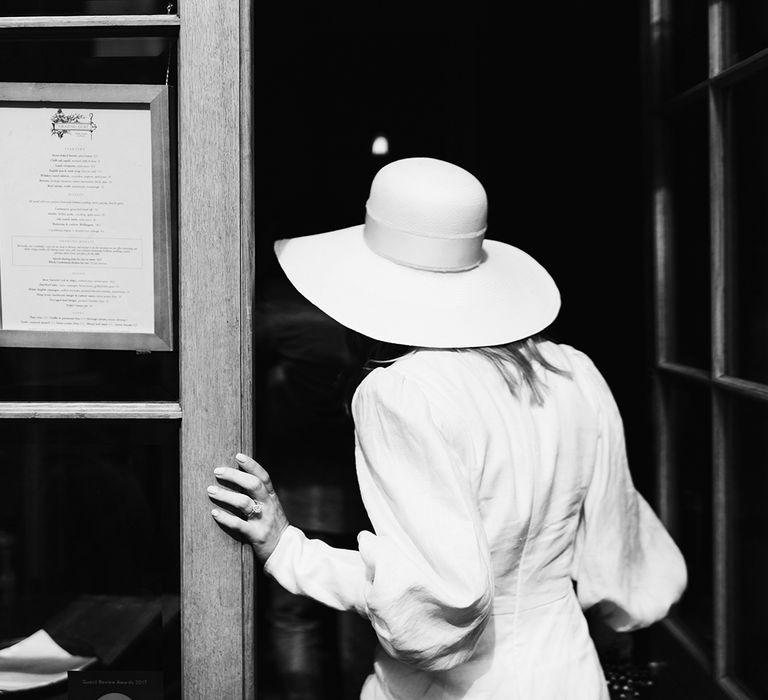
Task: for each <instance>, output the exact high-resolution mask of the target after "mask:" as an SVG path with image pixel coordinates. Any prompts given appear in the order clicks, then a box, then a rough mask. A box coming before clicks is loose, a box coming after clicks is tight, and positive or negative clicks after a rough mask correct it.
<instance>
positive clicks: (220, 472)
mask: <svg viewBox="0 0 768 700" xmlns="http://www.w3.org/2000/svg"><path fill="white" fill-rule="evenodd" d="M213 473H214V474H216V476H221V475H222V474H223V473H224V470H223V469H222V468H221V467H216V469H214V470H213Z"/></svg>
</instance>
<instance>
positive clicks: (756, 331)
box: [728, 74, 768, 383]
mask: <svg viewBox="0 0 768 700" xmlns="http://www.w3.org/2000/svg"><path fill="white" fill-rule="evenodd" d="M767 77H768V75H766V74H761V75H760V76H758V77H757V78H752V79H750V80H748V81H747V82H745V83H744V84H742V85H740V86H739V87H738V88H736V89H734V91H733V108H732V119H733V123H732V128H731V134H732V137H733V195H734V206H733V221H734V225H735V231H734V234H735V235H732V236H730V237H729V242H730V243H731V244H732V246H733V247H732V250H731V267H730V271H731V278H730V280H729V287H728V289H729V291H730V293H731V303H730V307H729V308H730V311H731V314H732V318H731V319H730V321H731V322H730V324H729V325H730V327H731V329H732V337H731V339H730V340H731V345H730V348H729V358H730V363H729V364H730V367H729V371H730V373H731V374H734V375H736V376H738V377H742V378H744V379H750V380H753V381H756V382H763V383H768V275H766V274H765V270H766V260H768V197H766V191H767V189H768V132H766V128H765V125H766V123H767V121H768V83H766V78H767Z"/></svg>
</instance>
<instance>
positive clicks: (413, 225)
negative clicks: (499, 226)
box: [366, 158, 488, 237]
mask: <svg viewBox="0 0 768 700" xmlns="http://www.w3.org/2000/svg"><path fill="white" fill-rule="evenodd" d="M366 208H367V210H368V212H369V213H370V214H371V215H372V216H374V217H376V218H377V219H378V220H380V221H383V222H385V223H387V224H390V225H392V226H395V227H397V228H399V229H402V230H405V231H413V232H415V233H421V234H424V235H430V236H435V237H441V236H446V237H447V236H452V235H457V234H458V235H461V234H468V233H474V232H478V231H481V230H482V229H485V227H486V221H487V215H488V198H487V196H486V193H485V189H484V188H483V186H482V184H481V183H480V181H479V180H478V179H477V178H476V177H475V176H474V175H472V173H470V172H468V171H467V170H464V168H461V167H459V166H458V165H454V164H453V163H448V162H446V161H443V160H438V159H436V158H404V159H402V160H397V161H394V162H392V163H389V164H388V165H385V166H384V167H383V168H381V170H379V172H378V173H376V176H375V177H374V178H373V182H372V183H371V191H370V195H369V197H368V203H367V207H366Z"/></svg>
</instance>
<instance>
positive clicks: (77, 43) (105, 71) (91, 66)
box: [0, 36, 175, 85]
mask: <svg viewBox="0 0 768 700" xmlns="http://www.w3.org/2000/svg"><path fill="white" fill-rule="evenodd" d="M171 46H172V42H171V40H169V39H166V38H163V37H157V36H136V37H98V38H94V39H80V40H61V41H58V40H43V41H41V40H38V41H5V42H0V81H5V82H21V83H71V82H73V81H74V80H75V77H76V78H77V82H79V83H121V84H131V85H135V84H154V85H161V84H163V83H165V78H166V74H168V69H169V56H171V55H172V54H171ZM173 68H174V66H173V61H172V60H171V69H172V70H173ZM174 77H175V76H174V75H173V74H171V76H170V78H169V82H170V84H173V83H174Z"/></svg>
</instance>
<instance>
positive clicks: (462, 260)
mask: <svg viewBox="0 0 768 700" xmlns="http://www.w3.org/2000/svg"><path fill="white" fill-rule="evenodd" d="M484 234H485V228H483V229H481V230H480V231H473V232H472V233H464V234H454V235H452V236H445V235H442V234H441V235H440V236H431V235H429V234H428V233H416V232H415V231H406V230H404V229H400V228H396V227H394V226H390V225H389V224H386V223H384V222H383V221H381V220H379V219H377V218H376V217H374V216H373V215H372V214H371V213H370V212H369V211H368V210H367V209H366V213H365V228H364V231H363V239H364V240H365V242H366V244H367V246H368V247H369V248H370V249H371V250H372V251H373V252H374V253H376V255H379V256H381V257H382V258H386V259H387V260H391V261H392V262H394V263H397V264H398V265H405V266H407V267H414V268H416V269H418V270H431V271H433V272H463V271H465V270H471V269H472V268H473V267H477V266H478V265H479V264H480V262H481V261H482V253H483V237H484Z"/></svg>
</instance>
